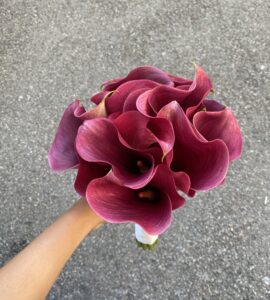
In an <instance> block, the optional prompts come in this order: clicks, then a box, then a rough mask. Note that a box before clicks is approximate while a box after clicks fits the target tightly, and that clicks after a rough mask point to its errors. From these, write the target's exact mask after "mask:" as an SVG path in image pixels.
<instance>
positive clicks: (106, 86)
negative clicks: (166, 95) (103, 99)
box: [103, 66, 174, 91]
mask: <svg viewBox="0 0 270 300" xmlns="http://www.w3.org/2000/svg"><path fill="white" fill-rule="evenodd" d="M140 79H148V80H151V81H154V82H157V83H160V84H165V85H171V86H173V84H174V83H173V81H172V79H171V78H170V76H169V75H168V74H167V73H165V72H164V71H162V70H160V69H158V68H155V67H152V66H141V67H138V68H136V69H134V70H132V71H131V72H130V73H129V74H128V75H127V76H126V77H121V78H117V79H113V80H109V81H106V82H104V83H103V90H104V91H112V90H115V89H116V88H118V87H119V86H120V85H121V84H123V83H125V82H128V81H131V80H140Z"/></svg>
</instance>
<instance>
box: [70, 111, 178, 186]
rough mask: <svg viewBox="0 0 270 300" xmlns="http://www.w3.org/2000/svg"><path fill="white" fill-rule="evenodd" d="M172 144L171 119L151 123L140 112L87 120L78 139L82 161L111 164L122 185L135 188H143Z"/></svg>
mask: <svg viewBox="0 0 270 300" xmlns="http://www.w3.org/2000/svg"><path fill="white" fill-rule="evenodd" d="M132 126H133V127H132ZM162 127H163V130H164V129H165V130H166V131H162ZM173 144H174V132H173V128H172V125H171V124H170V122H169V121H168V120H166V119H162V118H157V119H155V120H151V119H150V118H147V117H145V116H143V115H141V114H140V113H139V112H137V111H130V112H126V113H123V114H122V115H121V116H119V117H118V118H116V119H114V120H109V119H104V118H99V119H93V120H89V121H85V122H84V123H83V125H82V126H81V127H80V128H79V130H78V135H77V138H76V149H77V152H78V154H79V155H80V157H81V158H83V159H84V160H85V161H88V162H99V163H106V164H110V165H111V166H112V169H113V172H114V175H115V176H116V177H117V178H118V179H119V180H120V182H121V183H122V184H123V185H125V186H129V187H132V188H140V187H142V186H143V185H145V184H146V183H147V182H149V181H150V180H151V178H152V177H153V175H154V174H153V172H154V167H155V165H157V164H159V163H160V162H161V161H162V159H163V158H164V156H166V154H167V153H168V152H169V151H171V149H172V147H173Z"/></svg>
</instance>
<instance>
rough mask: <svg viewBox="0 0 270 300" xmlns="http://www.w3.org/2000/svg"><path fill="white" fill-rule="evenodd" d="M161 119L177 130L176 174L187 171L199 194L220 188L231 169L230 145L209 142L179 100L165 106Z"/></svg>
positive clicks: (214, 141) (174, 155) (215, 141)
mask: <svg viewBox="0 0 270 300" xmlns="http://www.w3.org/2000/svg"><path fill="white" fill-rule="evenodd" d="M158 116H159V117H164V118H166V119H168V120H170V121H171V122H172V125H173V127H174V132H175V144H174V148H173V160H172V163H171V169H172V171H174V172H180V171H182V172H185V173H186V174H187V175H188V176H189V178H190V182H191V188H192V189H193V190H196V191H198V190H209V189H212V188H214V187H216V186H218V185H219V184H220V183H221V182H222V181H223V180H224V178H225V176H226V173H227V170H228V166H229V151H228V148H227V146H226V144H225V143H224V142H223V141H222V140H220V139H216V140H213V141H207V140H206V139H205V138H203V137H202V136H200V135H199V134H198V133H197V132H196V130H195V129H194V128H193V126H192V124H191V123H190V121H189V119H188V118H187V116H186V115H185V113H184V111H183V109H182V108H181V106H180V105H179V103H177V102H176V101H172V102H171V103H169V104H167V105H166V106H164V107H163V108H162V109H161V110H160V111H159V113H158Z"/></svg>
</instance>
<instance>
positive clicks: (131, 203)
mask: <svg viewBox="0 0 270 300" xmlns="http://www.w3.org/2000/svg"><path fill="white" fill-rule="evenodd" d="M211 91H212V83H211V81H210V79H209V77H208V75H207V74H206V73H205V71H204V70H203V69H202V68H201V67H199V66H197V65H195V76H194V79H193V80H188V79H185V78H182V77H177V76H173V75H171V74H169V73H166V72H164V71H162V70H160V69H158V68H155V67H151V66H142V67H138V68H136V69H134V70H132V71H131V72H130V73H129V74H128V75H127V76H126V77H121V78H117V79H113V80H109V81H106V82H104V83H103V84H102V90H101V91H100V92H99V93H97V94H95V95H93V96H92V97H91V101H92V102H93V103H94V104H96V106H95V107H94V108H92V109H90V110H86V109H85V108H84V107H83V106H82V105H81V104H80V101H79V100H75V101H74V102H73V103H71V104H70V105H69V106H68V107H67V109H66V110H65V112H64V114H63V116H62V119H61V121H60V124H59V126H58V128H57V131H56V134H55V138H54V141H53V143H52V146H51V148H50V150H49V155H48V158H49V165H50V167H51V169H52V170H54V171H64V170H67V169H70V168H73V169H76V170H77V176H76V179H75V183H74V187H75V190H76V191H77V192H78V194H80V195H81V196H84V197H85V198H86V200H87V202H88V204H89V205H90V207H91V208H92V209H93V210H94V211H95V213H96V214H97V215H99V216H101V217H102V218H103V219H104V220H106V221H108V222H111V223H124V222H132V223H135V234H136V239H137V241H138V244H139V245H140V246H141V247H143V248H150V249H151V248H153V245H155V243H156V241H157V237H158V235H160V234H162V233H164V232H165V231H166V230H167V229H168V228H169V226H170V224H171V222H172V211H173V210H175V209H178V208H180V207H181V206H182V205H183V204H184V203H185V198H184V196H185V195H186V196H188V197H193V196H194V195H195V193H196V192H199V191H206V190H210V189H212V188H214V187H217V186H219V185H220V184H222V183H223V182H224V179H225V177H226V174H227V171H228V167H229V164H230V163H231V161H233V160H234V159H236V158H238V157H239V156H240V155H241V151H242V136H241V132H240V128H239V125H238V123H237V120H236V118H235V116H234V114H233V112H232V111H231V110H230V109H229V108H227V107H225V106H224V105H223V104H221V103H219V102H218V101H217V100H213V99H209V98H208V95H209V93H210V92H211Z"/></svg>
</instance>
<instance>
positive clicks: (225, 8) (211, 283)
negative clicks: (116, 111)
mask: <svg viewBox="0 0 270 300" xmlns="http://www.w3.org/2000/svg"><path fill="white" fill-rule="evenodd" d="M269 15H270V2H269V1H261V0H256V1H255V0H238V1H233V0H222V1H220V0H215V1H211V0H205V1H195V0H179V1H177V0H174V1H171V0H167V1H166V0H149V1H143V0H134V1H130V0H122V1H112V0H100V1H98V0H95V1H94V0H93V1H86V0H69V1H68V0H59V1H50V0H48V1H45V0H43V1H27V0H26V1H22V0H17V1H14V0H9V1H0V28H1V34H0V74H1V75H0V91H1V96H0V97H1V98H0V112H1V113H0V117H1V119H0V195H1V196H0V197H1V200H0V265H3V264H4V263H5V262H6V261H7V260H8V259H10V258H11V257H12V256H14V255H15V254H16V253H17V252H18V251H20V250H21V249H22V248H23V247H24V246H25V245H26V244H27V243H29V242H30V241H31V240H32V239H33V238H34V237H35V236H36V235H37V234H39V233H40V232H41V231H42V230H43V229H44V228H45V227H46V226H48V225H49V224H50V223H51V222H52V221H53V220H54V219H55V218H56V217H57V216H58V215H59V214H60V213H61V212H63V211H64V210H65V209H67V208H68V207H69V206H70V205H71V204H72V203H74V202H75V201H76V199H77V198H78V196H77V195H76V194H75V192H74V190H73V186H72V184H73V180H74V176H75V173H74V172H72V171H70V172H66V173H62V174H53V173H52V172H51V171H50V170H49V167H48V164H47V152H48V149H49V146H50V143H51V141H52V138H53V135H54V131H55V128H56V126H57V124H58V122H59V119H60V116H61V114H62V112H63V110H64V109H65V107H66V106H67V104H68V103H70V102H71V101H72V100H73V99H74V98H78V99H81V101H82V102H83V104H84V105H85V106H86V107H89V101H88V99H89V97H90V95H91V94H93V93H94V92H97V91H98V90H99V87H100V84H101V82H103V81H105V80H108V79H111V78H114V77H118V76H121V75H125V74H126V73H127V72H128V71H129V70H130V69H131V68H133V67H136V66H138V65H145V64H150V65H154V66H157V67H159V68H161V69H164V70H166V71H168V72H170V73H173V74H177V75H182V76H185V77H189V78H193V64H192V62H196V63H198V64H199V65H201V66H202V67H203V68H204V69H205V70H206V71H207V72H208V73H209V75H210V77H211V78H212V80H213V83H214V87H215V97H216V98H217V99H219V100H220V101H221V102H222V103H224V104H225V105H227V106H229V107H231V108H232V110H233V111H234V112H235V114H236V116H237V118H238V120H239V123H240V126H241V129H242V132H243V135H244V150H243V155H242V158H241V159H240V160H238V161H236V162H234V163H233V164H232V166H231V168H230V170H229V174H228V177H227V179H226V182H225V184H224V185H223V186H221V187H219V188H217V189H215V190H212V191H209V192H207V193H200V194H198V195H197V196H196V197H195V198H194V199H190V200H189V201H188V202H187V204H186V205H185V206H184V207H183V208H181V209H179V210H178V211H176V212H175V213H174V221H173V224H172V226H171V228H170V229H169V230H168V231H167V232H166V233H165V234H164V235H163V236H162V237H161V238H160V241H159V243H158V245H157V247H156V250H155V251H153V252H145V251H143V250H141V249H139V248H137V246H136V243H135V241H134V235H133V231H134V226H133V225H132V224H121V225H110V224H106V225H105V226H103V227H102V228H100V229H99V230H97V231H96V232H95V233H93V234H92V235H91V236H88V237H87V238H86V240H85V241H84V242H83V243H82V244H81V246H80V247H79V249H78V250H77V251H76V252H75V253H74V255H73V256H72V259H71V260H70V261H69V262H68V264H67V265H66V267H65V269H64V271H63V273H62V274H61V276H60V278H59V280H58V281H57V282H56V283H55V285H54V287H53V289H52V291H51V293H50V295H49V296H48V299H50V300H52V299H61V300H62V299H72V300H73V299H75V300H79V299H93V300H105V299H106V300H108V299H109V300H110V299H128V300H131V299H136V300H137V299H139V300H144V299H151V300H152V299H153V300H165V299H169V300H174V299H181V300H182V299H183V300H185V299H187V300H188V299H192V300H193V299H214V300H216V299H222V300H223V299H233V300H234V299H245V300H252V299H260V300H264V299H270V191H269V187H270V171H269V161H270V152H269V146H270V143H269V135H270V50H269V49H270V22H269ZM0 298H1V297H0Z"/></svg>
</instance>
